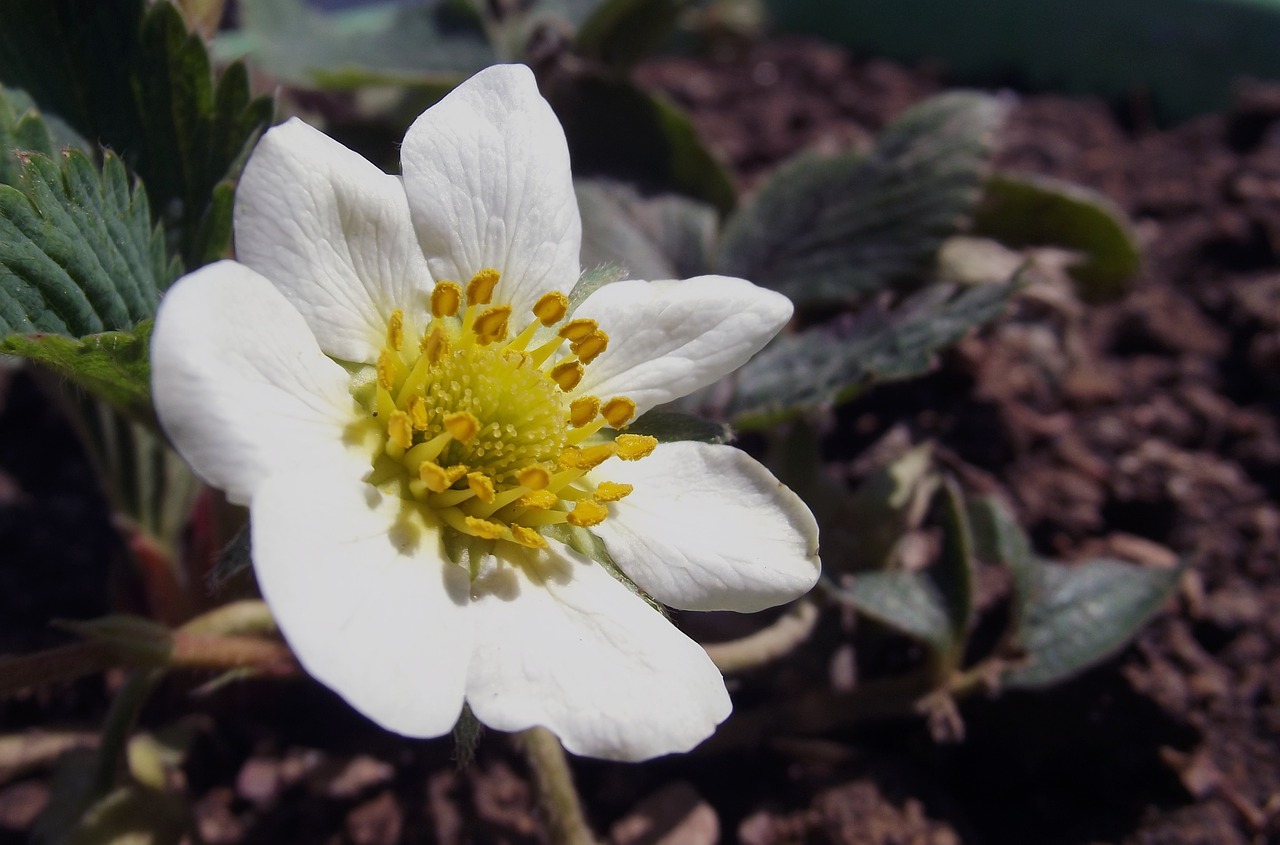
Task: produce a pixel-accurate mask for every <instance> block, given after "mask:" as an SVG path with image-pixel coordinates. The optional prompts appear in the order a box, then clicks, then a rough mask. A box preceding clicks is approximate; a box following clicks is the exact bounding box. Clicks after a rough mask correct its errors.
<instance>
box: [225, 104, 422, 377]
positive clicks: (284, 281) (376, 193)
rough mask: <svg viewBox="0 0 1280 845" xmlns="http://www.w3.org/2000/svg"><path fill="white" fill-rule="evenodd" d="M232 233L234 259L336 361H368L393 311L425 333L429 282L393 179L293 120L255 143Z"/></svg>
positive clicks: (401, 193)
mask: <svg viewBox="0 0 1280 845" xmlns="http://www.w3.org/2000/svg"><path fill="white" fill-rule="evenodd" d="M235 230H236V256H237V258H239V260H240V261H241V262H242V263H244V264H246V265H248V266H249V267H252V268H253V269H254V270H257V271H258V272H259V273H262V274H263V275H264V276H266V277H267V278H268V279H270V280H271V281H272V282H274V283H275V285H276V286H277V287H278V288H280V290H281V291H282V292H283V293H284V295H285V296H286V297H288V298H289V301H290V302H292V303H293V304H294V307H296V308H297V309H298V310H299V311H301V312H302V314H303V316H305V317H306V318H307V322H309V323H310V324H311V328H312V330H313V331H314V332H315V334H316V337H317V338H318V339H319V340H320V346H321V347H322V348H323V349H324V351H325V352H327V353H329V354H330V355H332V356H334V357H335V358H341V359H343V360H346V361H363V362H366V363H371V362H373V361H374V360H376V359H377V355H378V350H379V349H381V348H382V344H383V342H384V338H385V336H386V332H387V319H388V318H389V317H390V316H391V312H392V311H393V310H394V309H396V308H399V309H402V310H403V311H404V313H405V315H406V317H407V318H408V320H407V321H408V322H409V323H410V324H411V326H413V327H415V328H420V327H422V326H423V325H424V323H423V322H422V318H421V315H423V314H425V309H426V308H427V300H426V294H427V293H428V292H429V291H430V289H431V285H432V281H431V278H430V272H429V271H428V270H427V264H426V260H425V259H424V258H423V256H422V253H421V251H420V249H419V247H418V242H417V238H416V237H415V235H414V233H413V225H412V224H411V223H410V222H409V205H408V201H407V200H406V199H405V194H404V187H403V186H402V185H401V183H400V180H399V178H397V177H395V176H388V175H387V174H385V173H383V172H382V171H381V170H379V169H378V168H377V167H374V166H373V165H372V164H370V163H369V162H368V161H367V160H366V159H364V158H363V157H362V156H360V155H358V154H356V153H354V152H352V151H351V150H349V149H347V148H346V147H344V146H342V145H341V144H339V143H338V142H337V141H334V140H333V139H332V138H329V137H328V136H327V135H325V134H324V133H323V132H320V131H318V130H316V129H313V128H312V127H310V126H308V125H307V124H305V123H303V122H302V121H300V120H298V119H296V118H295V119H293V120H290V121H288V122H287V123H284V124H281V125H280V126H277V127H275V128H273V129H271V130H270V131H268V132H267V134H266V135H264V136H263V138H262V140H261V141H259V142H258V146H257V147H256V148H255V149H254V151H253V155H252V156H251V157H250V159H249V163H248V165H246V167H245V170H244V175H243V176H241V177H240V185H239V187H238V188H237V189H236V208H235Z"/></svg>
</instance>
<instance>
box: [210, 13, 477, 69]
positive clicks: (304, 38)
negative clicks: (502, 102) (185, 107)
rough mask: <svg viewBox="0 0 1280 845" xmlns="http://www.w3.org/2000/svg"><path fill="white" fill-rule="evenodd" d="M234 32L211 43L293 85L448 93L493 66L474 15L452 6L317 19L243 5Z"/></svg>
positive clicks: (227, 54) (226, 54)
mask: <svg viewBox="0 0 1280 845" xmlns="http://www.w3.org/2000/svg"><path fill="white" fill-rule="evenodd" d="M239 8H240V24H241V28H240V30H239V31H238V32H234V33H224V34H223V35H220V36H219V37H218V40H217V42H216V43H215V54H217V55H218V56H219V57H223V58H228V57H234V58H245V59H247V60H248V61H251V62H252V63H253V64H254V66H255V67H257V68H259V69H261V70H263V71H265V72H267V73H269V74H271V75H272V76H274V77H276V78H278V79H281V80H284V81H287V82H290V83H292V84H294V85H299V86H305V87H321V88H339V89H345V88H351V87H356V86H359V85H369V84H397V85H424V84H439V85H442V86H446V87H445V88H444V90H447V89H448V87H452V85H454V84H457V83H458V82H461V81H462V80H463V79H465V78H466V77H467V76H469V75H471V74H473V73H475V72H476V71H478V70H480V69H481V68H483V67H485V66H487V65H489V64H492V63H493V62H494V61H495V60H496V56H495V54H494V52H493V49H492V48H491V47H490V46H489V43H488V41H487V40H486V38H485V33H484V30H483V29H481V28H480V26H479V25H478V22H477V20H476V18H475V17H474V15H465V14H461V13H459V12H458V11H457V10H456V8H455V4H450V3H441V2H436V3H433V4H430V5H422V4H418V5H405V4H404V3H374V4H368V5H363V6H360V7H359V8H353V9H347V10H344V11H340V12H328V13H326V12H320V11H315V10H313V9H311V8H309V7H308V6H307V4H306V3H304V2H302V0H241V2H240V4H239Z"/></svg>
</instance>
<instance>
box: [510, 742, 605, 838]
mask: <svg viewBox="0 0 1280 845" xmlns="http://www.w3.org/2000/svg"><path fill="white" fill-rule="evenodd" d="M520 738H521V740H522V744H523V745H524V753H525V756H526V757H527V758H528V760H529V767H530V768H531V769H532V770H533V777H534V780H535V782H536V783H537V787H538V799H539V802H540V803H541V805H542V813H543V815H544V817H545V818H546V820H547V834H548V838H549V839H550V840H551V841H552V842H555V843H557V845H596V838H595V836H593V835H592V833H591V828H590V827H588V826H587V820H586V817H585V816H584V815H583V814H582V802H581V801H580V800H579V798H578V790H577V788H575V787H574V785H573V773H572V772H570V771H569V761H568V759H567V758H566V757H565V753H564V748H563V747H562V746H561V745H560V740H559V739H557V738H556V735H555V734H553V733H552V732H551V731H549V730H547V729H546V728H537V727H535V728H529V729H528V730H527V731H523V732H522V733H521V734H520Z"/></svg>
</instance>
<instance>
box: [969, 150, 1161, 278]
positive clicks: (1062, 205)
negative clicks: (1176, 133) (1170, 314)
mask: <svg viewBox="0 0 1280 845" xmlns="http://www.w3.org/2000/svg"><path fill="white" fill-rule="evenodd" d="M974 229H975V231H976V232H977V233H978V234H982V235H987V236H989V237H992V238H995V239H997V240H1000V241H1003V242H1004V243H1007V244H1009V245H1011V246H1032V245H1037V246H1038V245H1051V246H1063V247H1068V248H1070V249H1074V250H1077V251H1079V252H1081V253H1083V256H1084V260H1083V261H1081V262H1080V263H1079V264H1075V265H1073V266H1071V267H1070V268H1069V272H1070V273H1071V275H1072V277H1073V278H1074V279H1075V280H1076V281H1077V282H1078V283H1079V285H1080V290H1081V292H1082V293H1083V294H1084V296H1085V298H1086V299H1089V300H1092V301H1098V300H1103V299H1113V298H1115V297H1117V296H1119V295H1121V294H1122V293H1124V292H1125V291H1126V290H1127V289H1128V285H1129V282H1131V281H1132V280H1133V278H1134V276H1136V275H1137V274H1138V270H1139V269H1140V268H1141V265H1142V254H1141V253H1140V252H1139V250H1138V244H1137V238H1136V236H1135V234H1134V232H1133V224H1132V223H1131V222H1130V221H1129V218H1128V217H1127V216H1126V215H1125V213H1124V212H1123V211H1122V210H1121V209H1120V207H1119V206H1117V205H1116V204H1115V203H1114V202H1112V201H1111V200H1109V199H1108V198H1107V197H1105V196H1103V195H1102V194H1099V193H1098V192H1097V191H1092V190H1090V189H1088V188H1085V187H1084V186H1082V185H1074V184H1071V183H1070V182H1063V181H1061V180H1058V179H1051V178H1048V177H1045V176H1031V175H1026V176H1013V175H1010V174H1005V173H1001V174H996V175H995V176H992V177H991V178H990V179H988V180H987V188H986V194H985V196H984V197H983V199H982V203H981V204H980V205H979V206H978V210H977V212H976V214H975V217H974Z"/></svg>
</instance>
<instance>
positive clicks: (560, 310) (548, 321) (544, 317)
mask: <svg viewBox="0 0 1280 845" xmlns="http://www.w3.org/2000/svg"><path fill="white" fill-rule="evenodd" d="M568 311H569V297H567V296H565V295H564V294H563V293H561V292H560V291H558V290H553V291H548V292H547V293H544V294H543V295H542V297H541V298H540V299H539V300H538V301H537V302H535V303H534V305H533V316H535V317H537V318H538V322H540V323H542V325H544V326H553V325H555V324H556V323H558V322H560V321H561V320H563V319H564V315H565V314H566V313H568Z"/></svg>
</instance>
